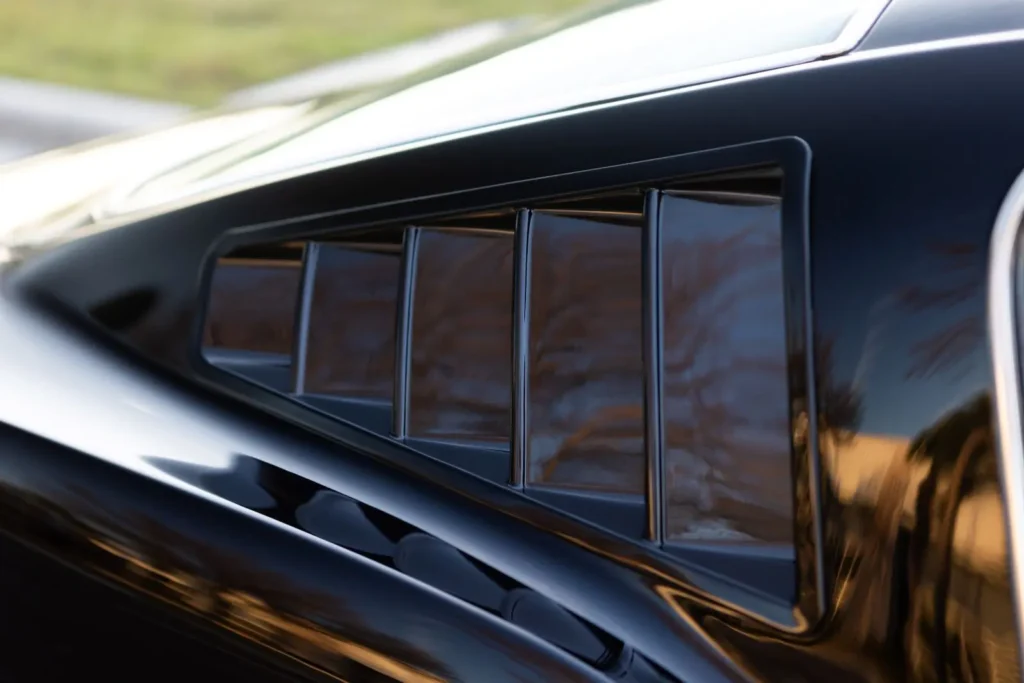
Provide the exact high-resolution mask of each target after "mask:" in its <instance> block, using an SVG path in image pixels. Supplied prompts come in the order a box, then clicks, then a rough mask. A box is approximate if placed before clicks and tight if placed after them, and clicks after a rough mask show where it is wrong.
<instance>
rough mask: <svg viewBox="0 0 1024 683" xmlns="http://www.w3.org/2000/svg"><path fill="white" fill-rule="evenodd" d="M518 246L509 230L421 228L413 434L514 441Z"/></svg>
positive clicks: (412, 381) (412, 382)
mask: <svg viewBox="0 0 1024 683" xmlns="http://www.w3.org/2000/svg"><path fill="white" fill-rule="evenodd" d="M514 246H515V240H514V239H513V235H512V233H510V232H506V233H481V232H467V231H462V232H456V231H442V230H428V229H423V230H421V232H420V237H419V246H418V250H417V258H416V276H415V291H414V294H413V315H412V344H411V346H412V359H411V377H410V380H409V392H410V395H409V435H410V436H414V437H429V438H437V439H444V440H455V441H470V442H473V441H481V442H491V443H495V444H498V445H503V446H504V445H507V444H508V440H509V436H510V430H511V414H510V412H509V411H510V409H511V395H512V297H513V282H512V277H513V268H514V265H513V251H514Z"/></svg>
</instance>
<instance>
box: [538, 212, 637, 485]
mask: <svg viewBox="0 0 1024 683" xmlns="http://www.w3.org/2000/svg"><path fill="white" fill-rule="evenodd" d="M532 231H533V232H532V247H531V271H530V309H529V310H530V335H529V336H530V339H529V360H528V362H529V399H528V407H529V435H528V439H529V441H528V451H527V468H528V473H527V479H528V482H529V483H531V484H550V485H557V486H560V487H582V488H594V489H600V490H605V491H613V492H624V493H643V490H644V472H645V465H644V462H645V460H644V448H643V358H642V350H641V348H642V347H641V341H642V340H641V335H642V331H641V330H642V324H643V322H642V310H641V296H642V291H641V286H642V285H641V231H640V229H639V228H638V227H633V226H624V225H609V224H606V223H597V222H594V221H589V220H580V219H575V218H564V217H558V216H552V215H548V214H542V213H538V214H536V215H535V216H534V219H533V225H532Z"/></svg>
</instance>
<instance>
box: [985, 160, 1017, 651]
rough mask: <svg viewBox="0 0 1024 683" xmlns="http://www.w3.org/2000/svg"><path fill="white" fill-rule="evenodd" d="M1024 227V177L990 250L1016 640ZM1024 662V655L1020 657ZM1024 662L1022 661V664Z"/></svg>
mask: <svg viewBox="0 0 1024 683" xmlns="http://www.w3.org/2000/svg"><path fill="white" fill-rule="evenodd" d="M1022 222H1024V172H1022V173H1021V174H1020V175H1019V176H1017V179H1016V180H1015V181H1014V183H1013V185H1012V186H1011V187H1010V190H1009V192H1008V193H1007V195H1006V198H1005V199H1004V200H1003V204H1002V206H1001V207H1000V208H999V213H998V214H997V216H996V221H995V226H994V228H993V232H992V240H991V242H990V246H989V270H988V332H989V344H990V345H991V347H990V350H991V353H992V369H993V381H994V385H995V416H996V441H997V443H998V446H999V450H998V458H997V460H998V463H999V474H1000V477H1001V478H1002V485H1003V497H1004V506H1005V509H1006V518H1007V519H1006V527H1007V536H1008V538H1007V539H1006V540H1007V545H1008V548H1009V554H1010V568H1009V569H1010V584H1011V590H1012V591H1013V599H1014V603H1015V604H1014V608H1015V611H1016V616H1017V635H1018V638H1020V637H1021V634H1024V588H1022V587H1024V431H1022V430H1024V419H1022V416H1021V404H1022V401H1021V390H1022V382H1021V366H1020V346H1019V342H1020V330H1019V329H1018V324H1019V323H1020V322H1021V320H1020V318H1021V316H1020V315H1019V312H1018V311H1019V308H1018V307H1019V305H1020V304H1021V295H1022V294H1024V292H1022V291H1021V288H1020V286H1019V282H1020V279H1019V277H1018V275H1017V270H1018V261H1019V258H1020V256H1021V255H1022V254H1021V244H1020V232H1021V224H1022ZM1022 660H1024V656H1022ZM1022 663H1024V661H1022Z"/></svg>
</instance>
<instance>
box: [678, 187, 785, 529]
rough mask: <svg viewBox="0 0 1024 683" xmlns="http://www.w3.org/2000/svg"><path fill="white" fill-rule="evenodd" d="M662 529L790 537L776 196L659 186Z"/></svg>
mask: <svg viewBox="0 0 1024 683" xmlns="http://www.w3.org/2000/svg"><path fill="white" fill-rule="evenodd" d="M661 216H662V226H663V227H662V268H663V270H662V277H663V286H664V289H663V306H664V323H663V324H664V363H665V365H664V385H663V390H664V399H663V400H664V404H663V407H664V415H665V418H664V419H665V436H664V448H665V455H666V488H667V498H668V503H667V506H668V510H667V517H666V536H667V538H668V539H670V540H676V541H695V542H708V541H711V542H715V541H725V542H750V541H757V542H771V543H792V540H793V521H792V515H793V512H792V511H793V492H792V483H791V470H792V468H791V447H790V428H789V390H788V382H787V371H786V368H787V347H786V323H785V300H784V290H783V276H782V245H781V231H782V228H781V214H780V206H779V203H778V202H776V201H772V200H768V199H765V200H761V201H757V202H754V203H747V204H745V205H741V204H737V203H715V202H712V201H703V200H700V199H694V198H684V197H670V196H666V197H663V198H662V207H661Z"/></svg>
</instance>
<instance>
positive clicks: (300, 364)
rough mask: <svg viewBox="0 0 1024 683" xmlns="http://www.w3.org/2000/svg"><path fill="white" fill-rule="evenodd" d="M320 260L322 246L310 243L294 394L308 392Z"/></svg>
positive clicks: (298, 323)
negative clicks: (309, 359)
mask: <svg viewBox="0 0 1024 683" xmlns="http://www.w3.org/2000/svg"><path fill="white" fill-rule="evenodd" d="M319 260H320V244H319V243H317V242H308V243H307V244H306V247H305V249H303V252H302V280H301V281H300V283H299V305H298V311H297V315H296V316H295V334H294V336H295V342H294V345H293V348H292V393H293V394H295V395H296V396H301V395H302V394H303V393H305V391H306V356H307V355H308V353H309V318H310V315H312V310H313V285H314V284H315V283H316V266H317V262H318V261H319Z"/></svg>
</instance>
